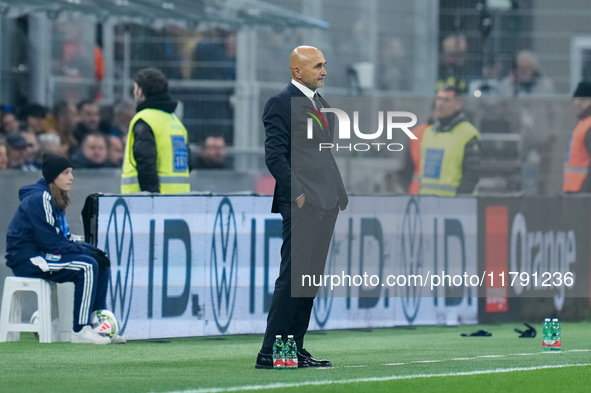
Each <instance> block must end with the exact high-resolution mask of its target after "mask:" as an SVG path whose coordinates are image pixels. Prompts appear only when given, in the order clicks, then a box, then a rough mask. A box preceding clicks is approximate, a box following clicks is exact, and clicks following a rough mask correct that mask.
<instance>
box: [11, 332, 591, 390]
mask: <svg viewBox="0 0 591 393" xmlns="http://www.w3.org/2000/svg"><path fill="white" fill-rule="evenodd" d="M534 326H535V327H536V329H537V330H538V337H536V338H534V339H530V338H517V333H515V332H514V331H513V328H515V327H517V328H523V325H520V324H518V323H515V324H503V325H478V326H459V327H416V328H390V329H374V330H341V331H328V332H309V333H308V335H307V336H306V348H307V349H308V350H309V351H310V352H311V353H312V354H313V355H314V356H316V357H319V358H324V357H326V358H328V359H331V361H333V363H334V365H335V367H334V368H332V369H321V370H319V369H300V370H289V371H288V370H285V371H277V370H255V369H254V362H255V358H256V354H257V351H258V350H259V347H260V344H261V339H262V337H261V336H260V335H242V336H225V337H200V338H182V339H170V340H151V341H130V342H128V343H127V344H125V345H105V346H101V345H82V344H69V343H58V344H40V343H38V342H37V341H36V339H35V338H33V336H32V335H31V334H29V333H21V341H20V342H17V343H1V344H0V392H2V393H12V392H23V393H34V392H60V393H67V392H72V393H79V392H126V393H127V392H130V393H133V392H187V393H188V392H195V393H196V392H202V393H205V392H226V391H260V390H262V391H268V392H279V391H281V392H282V393H283V392H294V393H295V392H302V391H304V392H308V391H310V392H315V393H323V392H454V393H457V392H478V393H482V392H535V393H541V392H553V393H556V392H590V391H591V322H578V323H562V332H563V333H562V334H563V343H562V346H563V349H562V351H561V352H560V353H544V352H542V351H541V337H540V334H541V323H538V324H535V325H534ZM478 329H486V330H488V331H490V332H491V333H492V334H493V335H492V337H461V336H460V333H470V332H473V331H475V330H478Z"/></svg>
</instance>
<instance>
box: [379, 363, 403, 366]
mask: <svg viewBox="0 0 591 393" xmlns="http://www.w3.org/2000/svg"><path fill="white" fill-rule="evenodd" d="M403 364H404V363H384V366H402V365H403Z"/></svg>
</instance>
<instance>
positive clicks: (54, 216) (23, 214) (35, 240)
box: [6, 178, 93, 268]
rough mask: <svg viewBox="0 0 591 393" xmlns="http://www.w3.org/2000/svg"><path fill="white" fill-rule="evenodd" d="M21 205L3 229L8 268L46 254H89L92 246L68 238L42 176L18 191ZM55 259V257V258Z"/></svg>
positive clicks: (66, 226)
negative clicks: (4, 229)
mask: <svg viewBox="0 0 591 393" xmlns="http://www.w3.org/2000/svg"><path fill="white" fill-rule="evenodd" d="M19 198H20V201H21V203H20V205H19V207H18V209H17V211H16V213H15V214H14V217H13V218H12V221H11V222H10V225H8V230H7V232H6V265H7V266H8V267H10V268H12V267H14V266H16V265H18V264H20V263H22V262H24V261H26V260H28V259H30V258H32V257H36V256H42V257H44V258H46V259H47V258H48V257H49V258H51V257H52V256H51V255H50V256H47V254H55V255H56V256H57V255H62V254H84V255H90V250H91V249H93V247H92V246H91V245H90V244H87V243H75V242H73V241H71V240H70V233H69V229H68V223H67V222H66V215H65V212H64V211H63V210H57V209H56V208H55V205H54V203H53V198H52V197H51V193H50V192H49V186H48V185H47V183H46V182H45V179H43V178H41V179H40V180H39V181H38V182H37V183H35V184H31V185H29V186H24V187H22V188H21V189H20V191H19ZM54 260H55V259H54Z"/></svg>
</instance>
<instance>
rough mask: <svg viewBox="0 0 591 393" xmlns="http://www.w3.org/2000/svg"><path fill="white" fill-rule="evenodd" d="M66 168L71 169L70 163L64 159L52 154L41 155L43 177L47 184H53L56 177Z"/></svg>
mask: <svg viewBox="0 0 591 393" xmlns="http://www.w3.org/2000/svg"><path fill="white" fill-rule="evenodd" d="M68 168H72V163H71V162H70V160H68V159H67V158H66V157H63V156H60V155H58V154H53V153H44V154H43V169H42V172H43V177H44V178H45V181H46V182H47V184H49V183H51V182H53V181H54V180H55V178H56V177H58V176H59V175H60V173H62V172H63V171H65V170H66V169H68Z"/></svg>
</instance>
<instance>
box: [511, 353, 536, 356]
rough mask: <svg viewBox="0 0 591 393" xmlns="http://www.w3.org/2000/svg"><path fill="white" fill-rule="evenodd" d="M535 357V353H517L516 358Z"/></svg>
mask: <svg viewBox="0 0 591 393" xmlns="http://www.w3.org/2000/svg"><path fill="white" fill-rule="evenodd" d="M531 355H535V353H516V354H515V356H531Z"/></svg>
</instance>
